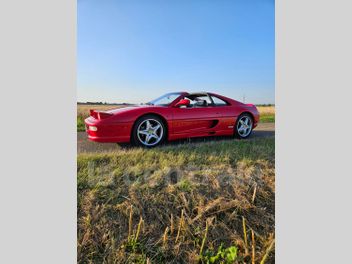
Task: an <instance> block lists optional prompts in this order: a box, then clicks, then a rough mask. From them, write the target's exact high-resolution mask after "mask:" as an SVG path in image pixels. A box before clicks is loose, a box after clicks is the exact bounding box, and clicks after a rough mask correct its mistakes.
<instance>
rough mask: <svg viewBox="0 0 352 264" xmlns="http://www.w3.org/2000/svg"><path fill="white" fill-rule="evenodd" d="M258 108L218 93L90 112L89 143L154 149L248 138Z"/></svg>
mask: <svg viewBox="0 0 352 264" xmlns="http://www.w3.org/2000/svg"><path fill="white" fill-rule="evenodd" d="M258 121H259V113H258V110H257V108H256V107H255V106H254V105H252V104H243V103H241V102H238V101H235V100H233V99H230V98H227V97H225V96H221V95H218V94H214V93H206V92H201V93H187V92H176V93H168V94H165V95H163V96H161V97H159V98H157V99H155V100H153V101H150V102H149V103H146V104H143V105H136V106H131V107H125V108H118V109H113V110H109V111H95V110H90V117H88V118H87V119H86V120H85V124H86V131H87V134H88V139H89V140H92V141H97V142H117V143H124V142H131V143H133V144H135V145H139V146H145V147H154V146H157V145H159V144H161V143H162V142H164V141H165V140H175V139H181V138H191V137H205V136H225V135H235V136H236V137H238V138H247V137H248V136H249V135H250V134H251V132H252V129H253V128H255V127H256V126H257V124H258Z"/></svg>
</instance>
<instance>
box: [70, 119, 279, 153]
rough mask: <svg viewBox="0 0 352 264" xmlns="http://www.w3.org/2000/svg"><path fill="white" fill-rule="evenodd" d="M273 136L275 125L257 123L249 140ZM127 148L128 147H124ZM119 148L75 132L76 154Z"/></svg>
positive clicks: (177, 142)
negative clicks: (93, 140)
mask: <svg viewBox="0 0 352 264" xmlns="http://www.w3.org/2000/svg"><path fill="white" fill-rule="evenodd" d="M274 136H275V123H259V124H258V126H257V127H256V128H255V129H254V130H253V132H252V135H251V136H250V137H249V139H253V138H260V137H274ZM219 139H228V140H233V139H232V138H231V137H205V138H194V139H190V140H188V139H185V140H177V141H172V142H168V143H167V145H175V144H182V143H185V142H206V141H211V140H219ZM126 147H127V148H128V147H129V146H128V145H127V146H126ZM119 148H120V146H119V145H118V144H116V143H97V142H91V141H89V140H88V139H87V135H86V132H77V153H82V152H105V151H116V150H118V149H119Z"/></svg>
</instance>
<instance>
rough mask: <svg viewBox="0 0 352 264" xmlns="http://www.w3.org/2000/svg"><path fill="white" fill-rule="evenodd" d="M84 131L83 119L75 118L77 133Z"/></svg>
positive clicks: (80, 117)
mask: <svg viewBox="0 0 352 264" xmlns="http://www.w3.org/2000/svg"><path fill="white" fill-rule="evenodd" d="M84 131H86V129H85V124H84V117H83V116H77V132H84Z"/></svg>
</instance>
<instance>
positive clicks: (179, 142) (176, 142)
mask: <svg viewBox="0 0 352 264" xmlns="http://www.w3.org/2000/svg"><path fill="white" fill-rule="evenodd" d="M274 136H275V131H265V130H260V131H255V130H254V131H253V132H252V134H251V135H250V136H249V138H247V139H246V140H252V139H257V138H267V137H274ZM224 140H228V141H232V140H240V139H237V138H235V137H233V136H210V137H196V138H185V139H178V140H173V141H167V142H165V143H164V144H162V145H161V146H159V147H158V148H162V147H167V146H177V145H184V144H190V143H192V144H193V143H194V144H201V143H205V142H214V141H224ZM118 145H119V146H120V147H121V148H123V149H133V148H136V147H135V146H133V145H131V144H129V143H123V144H118Z"/></svg>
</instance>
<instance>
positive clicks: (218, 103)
mask: <svg viewBox="0 0 352 264" xmlns="http://www.w3.org/2000/svg"><path fill="white" fill-rule="evenodd" d="M211 98H212V99H213V101H214V104H215V105H216V106H225V105H228V103H227V102H225V101H224V100H222V99H220V98H218V97H215V96H212V97H211Z"/></svg>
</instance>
